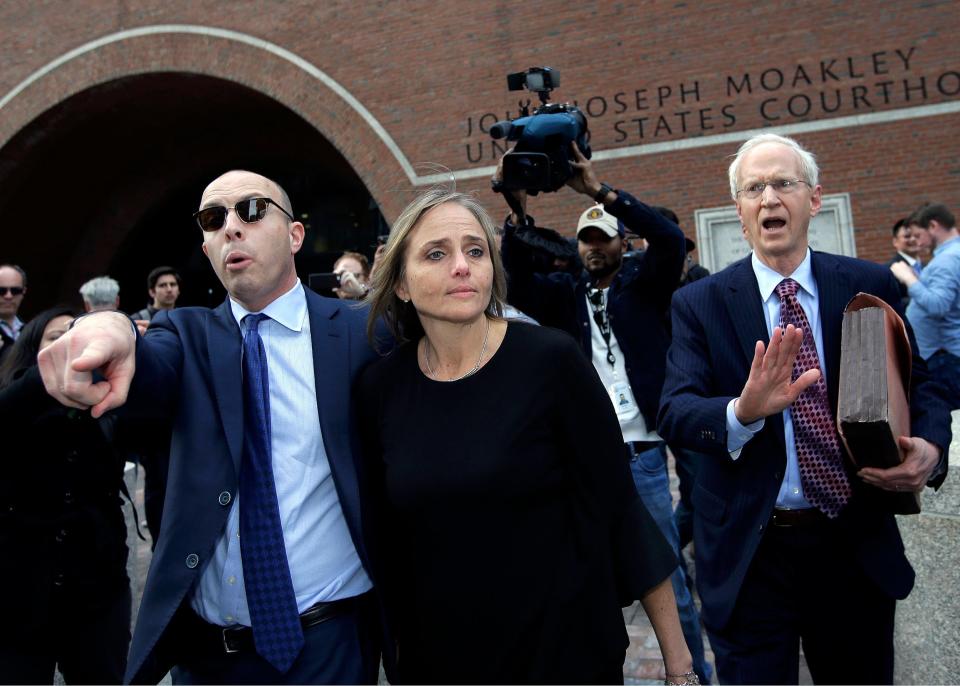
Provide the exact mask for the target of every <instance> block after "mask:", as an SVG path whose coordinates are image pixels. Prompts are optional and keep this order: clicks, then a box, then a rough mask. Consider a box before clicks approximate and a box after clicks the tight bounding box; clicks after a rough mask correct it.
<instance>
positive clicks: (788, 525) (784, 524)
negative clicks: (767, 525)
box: [773, 510, 796, 529]
mask: <svg viewBox="0 0 960 686" xmlns="http://www.w3.org/2000/svg"><path fill="white" fill-rule="evenodd" d="M782 512H790V510H783V511H782ZM788 517H789V515H786V514H783V513H781V514H780V515H779V516H777V510H774V511H773V525H774V526H779V527H781V528H784V529H789V528H791V527H794V526H796V522H790V521H787V519H788ZM778 519H779V520H780V521H777V520H778Z"/></svg>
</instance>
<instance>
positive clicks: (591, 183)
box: [567, 141, 600, 198]
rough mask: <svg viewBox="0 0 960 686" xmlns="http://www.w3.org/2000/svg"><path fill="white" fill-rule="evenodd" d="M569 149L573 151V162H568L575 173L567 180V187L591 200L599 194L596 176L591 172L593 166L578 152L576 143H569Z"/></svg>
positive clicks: (598, 183)
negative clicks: (587, 196)
mask: <svg viewBox="0 0 960 686" xmlns="http://www.w3.org/2000/svg"><path fill="white" fill-rule="evenodd" d="M570 149H571V150H572V151H573V160H572V161H571V162H570V166H571V167H573V168H574V169H575V170H576V171H575V173H574V174H572V175H571V176H570V178H569V179H567V185H568V186H570V188H572V189H573V190H575V191H576V192H577V193H583V194H584V195H589V196H590V197H591V198H593V197H595V196H596V195H597V193H599V192H600V181H599V180H597V175H596V174H595V173H594V171H593V165H592V164H591V163H590V160H588V159H587V158H586V157H585V156H584V154H583V153H582V152H580V148H579V147H577V143H576V141H570Z"/></svg>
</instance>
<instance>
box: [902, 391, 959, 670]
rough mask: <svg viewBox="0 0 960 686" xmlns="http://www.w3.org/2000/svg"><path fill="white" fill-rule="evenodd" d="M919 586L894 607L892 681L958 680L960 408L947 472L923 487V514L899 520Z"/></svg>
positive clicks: (955, 417) (956, 418)
mask: <svg viewBox="0 0 960 686" xmlns="http://www.w3.org/2000/svg"><path fill="white" fill-rule="evenodd" d="M897 519H898V523H899V524H900V532H901V533H902V534H903V542H904V545H905V546H906V549H907V557H908V558H909V560H910V562H911V564H913V568H914V569H915V570H916V572H917V583H916V586H914V589H913V592H912V593H911V594H910V596H909V597H908V598H907V599H906V600H904V601H903V602H900V603H897V622H896V633H895V636H894V646H895V649H896V663H895V666H894V683H897V684H956V683H958V682H960V410H958V411H956V412H954V413H953V444H952V445H951V446H950V472H949V473H948V474H947V478H946V480H945V481H944V483H943V486H941V487H940V490H939V491H933V490H932V489H929V488H928V489H926V491H924V494H923V506H922V512H921V514H919V515H916V516H910V517H907V516H903V517H897Z"/></svg>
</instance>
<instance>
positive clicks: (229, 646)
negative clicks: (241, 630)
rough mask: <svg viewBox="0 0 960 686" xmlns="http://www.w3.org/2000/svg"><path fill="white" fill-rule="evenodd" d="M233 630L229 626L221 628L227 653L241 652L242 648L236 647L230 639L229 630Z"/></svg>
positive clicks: (224, 648)
mask: <svg viewBox="0 0 960 686" xmlns="http://www.w3.org/2000/svg"><path fill="white" fill-rule="evenodd" d="M231 631H232V628H231V627H228V626H225V627H223V629H222V630H221V633H222V634H223V650H224V652H225V653H226V654H227V655H233V654H234V653H239V652H240V649H239V648H235V647H234V646H233V644H232V643H231V641H230V634H229V633H228V632H231Z"/></svg>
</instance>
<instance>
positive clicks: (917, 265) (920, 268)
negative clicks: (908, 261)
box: [913, 260, 923, 279]
mask: <svg viewBox="0 0 960 686" xmlns="http://www.w3.org/2000/svg"><path fill="white" fill-rule="evenodd" d="M922 271H923V265H921V264H920V260H917V261H916V262H914V263H913V273H914V274H916V275H917V278H918V279H919V278H920V272H922Z"/></svg>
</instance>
